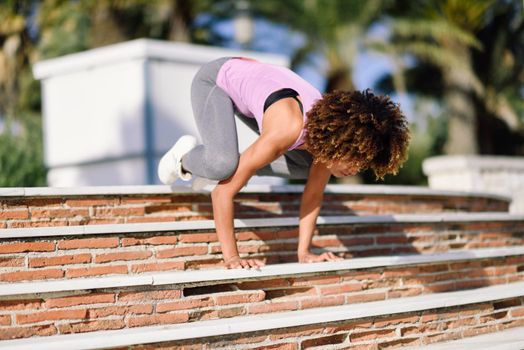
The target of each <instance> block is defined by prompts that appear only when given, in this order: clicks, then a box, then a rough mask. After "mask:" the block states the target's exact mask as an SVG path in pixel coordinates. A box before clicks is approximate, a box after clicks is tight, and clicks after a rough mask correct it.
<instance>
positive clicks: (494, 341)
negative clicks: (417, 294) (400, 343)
mask: <svg viewBox="0 0 524 350" xmlns="http://www.w3.org/2000/svg"><path fill="white" fill-rule="evenodd" d="M473 347H474V348H475V350H494V349H496V350H522V349H524V327H515V328H511V329H507V330H504V331H499V332H496V333H490V334H482V335H478V336H475V337H469V338H464V339H459V340H454V341H448V342H443V343H437V344H431V345H425V346H424V349H425V350H457V349H469V348H473ZM402 349H404V350H415V349H420V347H418V346H417V347H411V346H409V347H403V348H402Z"/></svg>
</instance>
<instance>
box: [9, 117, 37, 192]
mask: <svg viewBox="0 0 524 350" xmlns="http://www.w3.org/2000/svg"><path fill="white" fill-rule="evenodd" d="M41 130H42V126H41V121H40V118H38V117H35V116H31V117H28V118H24V120H22V121H16V122H15V121H12V120H9V121H8V120H3V121H1V120H0V145H1V147H0V187H31V186H45V185H46V169H45V167H44V163H43V154H42V131H41Z"/></svg>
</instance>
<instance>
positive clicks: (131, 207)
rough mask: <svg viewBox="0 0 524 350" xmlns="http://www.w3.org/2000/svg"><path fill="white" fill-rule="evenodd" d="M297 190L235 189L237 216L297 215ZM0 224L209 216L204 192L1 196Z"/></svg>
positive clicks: (369, 208)
mask: <svg viewBox="0 0 524 350" xmlns="http://www.w3.org/2000/svg"><path fill="white" fill-rule="evenodd" d="M300 195H301V193H280V194H275V193H259V194H253V193H240V194H238V195H237V197H236V199H235V215H236V217H237V218H264V217H289V216H297V215H298V210H299V205H300ZM324 199H325V200H324V205H323V207H322V212H321V215H324V216H327V215H353V214H355V215H357V214H358V215H370V214H391V213H409V214H412V213H429V212H445V211H464V212H479V211H499V212H506V211H507V210H508V205H509V203H508V202H507V201H504V200H498V199H491V198H486V197H475V196H470V197H461V196H438V195H433V196H430V195H378V194H377V195H373V194H368V195H361V194H349V193H348V194H335V193H326V194H325V197H324ZM0 209H1V210H0V228H20V227H42V226H72V225H95V224H117V223H136V222H159V221H181V220H202V219H212V218H213V215H212V206H211V201H210V198H209V195H206V194H196V193H195V194H187V193H186V194H158V195H105V196H100V195H89V196H62V197H53V196H48V197H0Z"/></svg>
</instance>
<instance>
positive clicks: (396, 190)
mask: <svg viewBox="0 0 524 350" xmlns="http://www.w3.org/2000/svg"><path fill="white" fill-rule="evenodd" d="M303 191H304V185H247V186H245V187H244V188H243V189H242V190H241V191H240V192H241V193H302V192H303ZM325 192H326V193H341V194H343V193H350V194H357V195H366V194H377V195H382V194H383V195H419V196H450V197H483V198H490V199H498V200H504V201H511V198H510V197H507V196H503V195H499V194H493V193H487V192H466V191H449V190H435V189H430V188H428V187H423V186H396V185H336V184H333V185H327V186H326V189H325ZM183 193H186V194H187V193H208V192H206V191H200V192H195V191H194V190H193V189H192V188H191V186H190V185H187V186H165V185H146V186H85V187H5V188H0V197H45V196H55V197H56V196H87V195H89V196H91V195H100V196H102V195H151V194H183Z"/></svg>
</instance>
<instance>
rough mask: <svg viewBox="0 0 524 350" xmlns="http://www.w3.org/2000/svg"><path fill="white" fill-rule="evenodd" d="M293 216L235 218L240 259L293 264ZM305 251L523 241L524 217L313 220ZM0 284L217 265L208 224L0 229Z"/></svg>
mask: <svg viewBox="0 0 524 350" xmlns="http://www.w3.org/2000/svg"><path fill="white" fill-rule="evenodd" d="M297 226H298V219H297V218H274V219H238V220H236V221H235V228H236V237H237V240H238V246H239V250H240V253H241V255H242V256H245V257H256V258H261V259H265V260H266V262H267V263H268V264H274V263H288V262H296V249H297V237H298V228H297ZM317 228H318V232H317V233H316V234H315V235H314V237H313V241H312V246H313V248H314V249H313V250H314V251H316V252H322V251H326V250H328V251H332V252H335V253H338V254H339V255H341V256H343V257H344V258H354V257H366V256H383V255H395V254H408V253H424V254H426V253H434V252H446V251H454V250H464V249H476V248H495V247H510V246H519V245H523V244H524V216H522V215H510V214H503V213H466V214H457V213H450V214H426V215H404V214H402V215H400V214H399V215H388V216H366V217H356V216H334V217H319V218H318V220H317ZM0 238H1V241H0V282H1V283H11V282H17V281H35V280H44V279H72V278H81V277H90V276H99V275H112V274H116V275H126V274H131V275H137V274H141V273H147V272H153V271H165V270H195V269H206V268H217V267H220V266H222V262H221V259H222V255H221V253H220V246H219V243H218V240H217V236H216V233H215V230H214V223H213V221H209V220H208V221H186V222H171V223H150V224H147V223H143V224H118V225H91V226H69V227H67V226H66V227H56V228H55V227H46V228H21V229H4V230H1V231H0Z"/></svg>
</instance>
